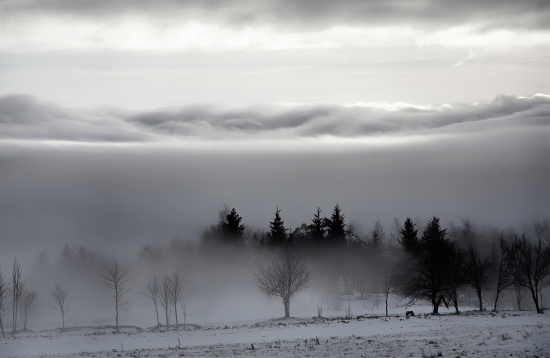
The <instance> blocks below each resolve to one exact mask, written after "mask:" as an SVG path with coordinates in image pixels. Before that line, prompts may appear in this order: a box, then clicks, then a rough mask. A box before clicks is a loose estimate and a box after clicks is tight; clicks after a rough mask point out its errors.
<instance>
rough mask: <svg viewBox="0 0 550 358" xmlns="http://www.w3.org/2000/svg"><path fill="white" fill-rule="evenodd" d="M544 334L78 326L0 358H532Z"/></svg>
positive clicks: (480, 321) (9, 344)
mask: <svg viewBox="0 0 550 358" xmlns="http://www.w3.org/2000/svg"><path fill="white" fill-rule="evenodd" d="M549 337H550V315H548V314H535V313H534V312H504V313H486V312H484V313H482V314H480V313H479V312H477V313H476V312H467V313H463V314H462V315H460V316H455V315H449V314H444V315H441V316H432V315H417V316H416V317H412V318H409V319H406V318H405V317H403V316H400V317H390V318H383V317H381V318H363V319H357V318H354V319H351V320H343V319H337V318H332V319H317V318H312V319H303V318H290V319H274V320H268V321H263V322H257V323H255V324H248V323H247V324H242V325H233V326H216V327H214V326H209V327H206V326H205V327H200V326H195V325H188V326H187V327H186V329H185V330H181V329H180V330H179V331H175V330H168V331H164V330H163V329H160V330H158V329H156V330H152V329H148V330H141V329H139V328H138V327H124V328H123V329H122V330H121V333H119V334H117V333H115V332H114V329H113V328H112V327H95V328H94V327H82V328H73V329H69V330H67V331H65V332H62V333H61V332H59V331H58V330H49V331H40V332H19V333H16V334H15V335H11V334H7V335H6V338H5V339H0V357H77V356H78V357H80V356H89V357H118V356H121V357H133V356H134V357H178V356H185V357H188V356H209V357H212V356H220V357H225V356H254V357H274V356H291V357H308V356H309V357H320V356H331V357H332V356H351V357H361V356H363V357H369V356H400V357H403V356H428V357H429V356H438V355H442V356H445V357H448V356H453V357H456V356H460V357H462V356H497V357H501V356H502V357H503V356H510V355H512V356H539V357H540V356H550V338H549ZM178 338H179V340H180V342H179V344H180V347H181V348H177V346H178ZM316 338H317V340H316ZM252 345H253V346H254V349H252ZM123 349H124V350H123Z"/></svg>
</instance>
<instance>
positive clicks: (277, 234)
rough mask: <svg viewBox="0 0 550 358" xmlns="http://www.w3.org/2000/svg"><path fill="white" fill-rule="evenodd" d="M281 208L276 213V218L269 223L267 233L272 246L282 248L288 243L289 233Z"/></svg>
mask: <svg viewBox="0 0 550 358" xmlns="http://www.w3.org/2000/svg"><path fill="white" fill-rule="evenodd" d="M280 212H281V210H279V207H277V210H276V211H275V218H274V219H273V221H271V222H270V223H269V229H270V230H269V232H268V233H267V242H268V244H269V245H271V246H282V245H283V244H286V243H287V241H288V233H287V230H286V228H285V222H284V221H283V220H282V219H281V215H279V213H280Z"/></svg>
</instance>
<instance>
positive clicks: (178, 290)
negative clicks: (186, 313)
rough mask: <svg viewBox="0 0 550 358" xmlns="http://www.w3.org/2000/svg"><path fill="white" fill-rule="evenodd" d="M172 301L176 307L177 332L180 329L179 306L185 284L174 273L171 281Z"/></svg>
mask: <svg viewBox="0 0 550 358" xmlns="http://www.w3.org/2000/svg"><path fill="white" fill-rule="evenodd" d="M170 281H171V282H170V301H171V302H172V304H173V305H174V314H175V315H176V330H177V329H178V307H177V304H178V302H179V301H180V298H181V295H182V293H183V283H182V282H181V278H180V275H178V273H177V272H176V273H174V275H173V276H172V278H171V279H170Z"/></svg>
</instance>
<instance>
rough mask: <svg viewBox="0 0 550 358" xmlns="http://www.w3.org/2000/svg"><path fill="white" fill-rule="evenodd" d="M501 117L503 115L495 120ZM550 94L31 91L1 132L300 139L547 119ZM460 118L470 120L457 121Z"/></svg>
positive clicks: (16, 102) (15, 135) (8, 105)
mask: <svg viewBox="0 0 550 358" xmlns="http://www.w3.org/2000/svg"><path fill="white" fill-rule="evenodd" d="M495 121H498V122H495ZM549 121H550V97H548V96H544V95H539V96H533V97H529V98H517V97H511V96H499V97H497V98H496V99H494V100H493V101H490V102H486V103H480V104H464V103H463V104H455V105H453V106H452V107H448V108H444V109H435V108H426V109H422V107H420V109H419V108H418V107H405V108H402V109H400V110H398V111H386V110H383V109H378V108H371V107H342V106H335V105H309V106H298V107H290V108H288V107H281V106H254V107H248V108H241V109H223V108H219V107H216V106H208V105H194V106H187V107H184V108H181V109H177V110H174V109H159V110H155V111H147V112H143V113H137V114H131V115H128V114H127V112H124V111H121V110H118V111H115V110H96V111H85V110H80V109H70V108H61V107H59V106H55V105H51V104H44V103H41V102H39V101H37V100H35V99H33V98H31V97H28V96H20V95H18V96H7V97H3V98H0V123H1V129H0V138H2V139H25V140H65V141H76V142H148V141H160V142H162V141H166V140H170V139H171V138H185V137H189V136H193V137H195V138H202V139H216V140H224V139H297V138H302V137H316V136H322V135H331V136H336V137H359V136H370V135H381V134H385V135H410V134H434V135H436V134H437V133H443V132H445V133H452V132H456V131H465V130H466V131H470V132H475V131H480V130H486V128H487V129H489V130H491V129H492V128H496V127H502V126H508V127H517V126H548V125H549V124H550V123H549ZM459 124H469V125H468V126H462V127H457V125H459Z"/></svg>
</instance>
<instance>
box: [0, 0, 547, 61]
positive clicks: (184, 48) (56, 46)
mask: <svg viewBox="0 0 550 358" xmlns="http://www.w3.org/2000/svg"><path fill="white" fill-rule="evenodd" d="M0 4H1V5H0V13H2V14H3V15H0V16H1V17H0V19H1V20H2V23H3V26H2V27H1V28H0V43H1V44H2V45H1V46H0V50H1V51H6V52H47V51H138V52H142V51H145V52H149V53H167V52H188V51H280V50H284V51H288V50H308V49H327V48H343V47H367V48H370V47H389V46H443V47H453V48H471V47H476V48H478V47H479V48H485V49H506V48H509V47H521V48H523V47H529V46H531V47H532V46H549V45H550V28H549V26H548V24H549V23H550V6H549V5H548V4H549V3H548V2H545V1H529V2H518V1H506V2H504V3H503V2H500V3H499V4H498V6H497V5H496V4H494V3H493V2H491V1H464V2H452V1H433V0H432V1H420V0H419V1H313V2H312V1H309V0H306V1H286V0H283V1H269V0H264V1H253V2H246V1H227V2H221V1H185V2H178V1H169V0H166V1H159V2H154V3H151V2H149V1H135V2H134V1H97V2H95V1H91V2H90V1H49V0H46V1H32V0H31V1H24V2H21V1H4V2H3V3H0Z"/></svg>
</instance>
